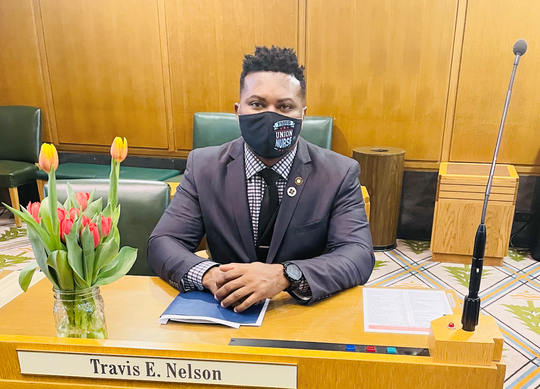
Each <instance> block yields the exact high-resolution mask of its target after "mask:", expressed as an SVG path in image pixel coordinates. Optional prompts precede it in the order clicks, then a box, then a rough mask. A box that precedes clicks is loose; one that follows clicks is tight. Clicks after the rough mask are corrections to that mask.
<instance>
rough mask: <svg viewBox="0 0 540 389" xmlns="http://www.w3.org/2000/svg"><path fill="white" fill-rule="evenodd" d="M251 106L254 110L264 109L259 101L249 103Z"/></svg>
mask: <svg viewBox="0 0 540 389" xmlns="http://www.w3.org/2000/svg"><path fill="white" fill-rule="evenodd" d="M249 105H251V106H252V107H254V108H262V104H261V103H259V102H258V101H253V102H251V103H249Z"/></svg>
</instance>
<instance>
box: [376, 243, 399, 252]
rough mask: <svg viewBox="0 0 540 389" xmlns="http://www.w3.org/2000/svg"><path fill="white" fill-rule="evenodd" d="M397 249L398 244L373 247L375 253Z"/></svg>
mask: <svg viewBox="0 0 540 389" xmlns="http://www.w3.org/2000/svg"><path fill="white" fill-rule="evenodd" d="M396 247H397V243H394V244H389V245H388V246H373V251H390V250H393V249H395V248H396Z"/></svg>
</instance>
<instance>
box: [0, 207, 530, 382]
mask: <svg viewBox="0 0 540 389" xmlns="http://www.w3.org/2000/svg"><path fill="white" fill-rule="evenodd" d="M0 213H1V208H0ZM32 257H33V254H32V247H31V246H30V244H29V241H28V238H27V237H26V230H25V229H24V228H16V227H15V224H14V222H13V219H9V214H8V212H6V213H4V215H3V216H0V269H2V268H3V269H7V270H20V269H22V268H23V267H24V266H25V264H24V262H26V261H28V260H29V259H31V258H32ZM376 259H377V263H376V267H375V270H374V271H373V275H372V276H371V279H370V280H369V282H368V285H369V286H387V287H410V288H426V287H427V288H447V289H454V290H455V291H456V293H457V294H458V296H460V297H461V298H463V296H464V295H465V294H466V293H467V282H468V278H469V271H470V266H468V265H455V264H444V263H438V262H431V253H430V251H429V242H418V241H399V244H398V247H397V249H395V250H393V251H390V252H385V253H377V254H376ZM484 269H485V271H484V275H483V278H482V288H481V298H482V307H483V308H482V312H483V314H488V315H492V316H494V317H495V318H496V319H497V321H498V324H499V326H500V328H501V330H502V332H503V334H504V337H505V347H504V351H503V355H504V357H505V360H506V364H507V370H506V381H505V388H507V389H510V388H515V389H517V388H540V262H537V261H535V260H533V259H531V258H530V256H528V253H527V252H522V251H516V250H511V251H510V256H509V257H507V258H505V261H504V266H503V267H500V268H499V267H485V268H484ZM0 289H1V288H0Z"/></svg>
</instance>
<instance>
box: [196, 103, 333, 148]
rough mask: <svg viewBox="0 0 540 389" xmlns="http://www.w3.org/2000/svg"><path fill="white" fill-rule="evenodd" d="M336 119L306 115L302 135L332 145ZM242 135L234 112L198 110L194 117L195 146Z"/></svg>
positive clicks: (326, 146)
mask: <svg viewBox="0 0 540 389" xmlns="http://www.w3.org/2000/svg"><path fill="white" fill-rule="evenodd" d="M333 124H334V120H333V119H332V118H331V117H326V116H306V118H305V119H304V124H303V127H302V131H301V132H300V136H302V137H303V138H304V139H305V140H307V141H308V142H311V143H314V144H316V145H317V146H320V147H323V148H325V149H330V148H331V147H332V127H333ZM240 135H241V133H240V127H239V125H238V120H236V115H235V114H233V113H222V112H198V113H196V114H195V115H194V117H193V148H194V149H198V148H201V147H207V146H219V145H222V144H223V143H226V142H230V141H231V140H234V139H236V138H238V137H239V136H240Z"/></svg>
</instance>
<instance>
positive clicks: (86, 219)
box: [82, 215, 92, 228]
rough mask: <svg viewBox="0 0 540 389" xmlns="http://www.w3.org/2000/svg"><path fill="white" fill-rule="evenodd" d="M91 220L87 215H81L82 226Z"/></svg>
mask: <svg viewBox="0 0 540 389" xmlns="http://www.w3.org/2000/svg"><path fill="white" fill-rule="evenodd" d="M91 222H92V219H90V218H89V217H88V216H84V215H83V217H82V226H83V228H84V226H86V225H87V224H90V223H91Z"/></svg>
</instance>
